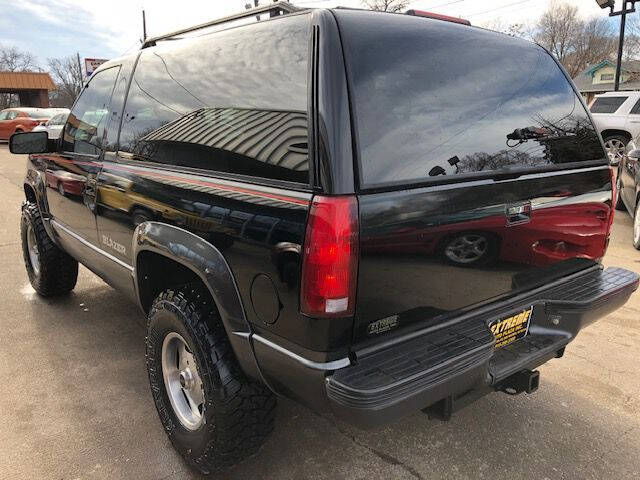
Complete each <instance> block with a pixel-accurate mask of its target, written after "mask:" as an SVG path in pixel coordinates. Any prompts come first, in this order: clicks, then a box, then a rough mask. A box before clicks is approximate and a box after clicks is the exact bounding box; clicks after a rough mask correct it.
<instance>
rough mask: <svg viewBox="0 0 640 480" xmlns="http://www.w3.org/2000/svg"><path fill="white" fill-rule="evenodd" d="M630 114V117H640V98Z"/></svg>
mask: <svg viewBox="0 0 640 480" xmlns="http://www.w3.org/2000/svg"><path fill="white" fill-rule="evenodd" d="M629 114H630V115H638V114H640V98H639V99H638V101H637V102H636V104H635V105H634V106H633V108H632V109H631V111H630V112H629Z"/></svg>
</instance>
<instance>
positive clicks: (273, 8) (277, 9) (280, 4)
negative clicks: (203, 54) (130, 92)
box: [142, 1, 305, 48]
mask: <svg viewBox="0 0 640 480" xmlns="http://www.w3.org/2000/svg"><path fill="white" fill-rule="evenodd" d="M301 10H305V9H304V8H300V7H295V6H293V5H291V4H290V3H289V2H286V1H277V2H274V3H270V4H268V5H264V6H261V7H256V8H251V9H249V10H245V11H244V12H240V13H236V14H234V15H229V16H227V17H222V18H218V19H216V20H212V21H210V22H206V23H201V24H200V25H195V26H193V27H188V28H183V29H181V30H176V31H175V32H171V33H166V34H164V35H158V36H157V37H151V38H149V39H148V40H146V41H145V42H144V43H143V44H142V48H147V47H153V46H154V45H155V44H156V42H158V41H160V40H168V39H170V38H173V37H177V36H178V35H183V34H185V33H189V32H194V31H196V30H201V29H203V28H208V27H212V26H214V25H221V24H224V23H228V22H232V21H234V20H240V19H243V18H249V17H253V16H255V15H260V14H261V13H269V16H270V17H277V16H280V15H286V14H289V13H294V12H299V11H301Z"/></svg>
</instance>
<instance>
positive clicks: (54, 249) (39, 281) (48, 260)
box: [20, 202, 78, 297]
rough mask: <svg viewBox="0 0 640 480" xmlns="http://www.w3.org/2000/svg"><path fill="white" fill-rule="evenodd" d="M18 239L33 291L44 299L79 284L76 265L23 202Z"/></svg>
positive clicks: (32, 205) (36, 213)
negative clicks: (19, 239) (20, 240)
mask: <svg viewBox="0 0 640 480" xmlns="http://www.w3.org/2000/svg"><path fill="white" fill-rule="evenodd" d="M20 236H21V238H22V254H23V257H24V263H25V267H26V269H27V275H28V276H29V282H31V286H32V287H33V289H34V290H35V291H36V292H37V293H38V294H39V295H42V296H43V297H50V296H55V295H64V294H66V293H69V292H70V291H71V290H73V288H74V287H75V286H76V282H77V280H78V262H77V261H76V260H75V259H74V258H73V257H71V256H70V255H69V254H67V253H66V252H64V251H63V250H61V249H60V248H58V246H57V245H56V244H55V243H53V241H52V240H51V238H50V237H49V234H48V233H47V231H46V230H45V228H44V223H43V222H42V216H41V215H40V210H39V209H38V206H37V205H36V204H35V203H33V202H25V204H24V205H23V207H22V218H21V220H20Z"/></svg>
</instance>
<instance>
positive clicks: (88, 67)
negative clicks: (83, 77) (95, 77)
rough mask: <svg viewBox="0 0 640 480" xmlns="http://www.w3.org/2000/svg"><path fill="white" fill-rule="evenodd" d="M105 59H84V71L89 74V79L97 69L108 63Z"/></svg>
mask: <svg viewBox="0 0 640 480" xmlns="http://www.w3.org/2000/svg"><path fill="white" fill-rule="evenodd" d="M106 61H107V59H104V58H85V59H84V71H85V72H87V77H90V76H91V75H92V74H93V72H95V71H96V69H97V68H98V67H99V66H100V65H102V64H103V63H104V62H106Z"/></svg>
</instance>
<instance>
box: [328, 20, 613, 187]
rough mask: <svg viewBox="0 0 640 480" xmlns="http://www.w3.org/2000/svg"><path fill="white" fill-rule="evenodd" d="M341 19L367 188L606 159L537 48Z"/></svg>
mask: <svg viewBox="0 0 640 480" xmlns="http://www.w3.org/2000/svg"><path fill="white" fill-rule="evenodd" d="M336 15H337V18H338V21H339V24H340V27H341V34H342V38H343V42H344V45H345V47H346V52H345V53H346V55H347V66H348V67H347V68H348V69H349V73H350V78H351V83H352V92H353V97H352V100H353V102H354V110H355V113H356V117H357V118H356V126H357V132H356V134H357V140H358V146H359V154H360V164H361V165H360V167H361V168H360V175H361V182H362V183H363V185H365V186H380V185H391V184H404V183H411V182H417V181H424V180H429V179H432V178H434V177H438V176H440V175H459V174H470V173H476V172H487V171H495V170H503V169H518V168H531V167H544V166H552V165H554V164H558V163H564V162H576V161H586V160H600V161H604V160H605V154H604V152H603V150H602V146H601V145H600V141H599V139H598V136H597V134H596V131H595V129H594V127H593V125H592V123H591V121H590V120H589V117H588V115H587V112H586V111H585V109H584V107H583V106H582V103H581V102H580V101H579V99H578V98H577V96H576V94H575V92H574V90H573V89H572V87H571V85H570V83H569V82H568V81H567V79H566V77H565V76H564V74H563V73H562V71H561V70H560V68H559V67H558V66H557V64H556V63H555V61H554V60H553V59H552V58H551V56H550V55H548V54H547V53H546V52H545V51H544V50H543V49H541V48H539V47H537V46H536V45H533V44H531V43H529V42H526V41H524V40H520V39H514V38H511V37H508V36H506V35H501V34H497V33H493V32H488V31H484V30H481V29H476V28H469V27H467V26H461V25H455V24H451V23H449V22H442V21H438V20H430V19H425V18H417V17H410V16H403V15H384V14H379V13H374V12H356V11H347V10H341V11H337V12H336Z"/></svg>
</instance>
